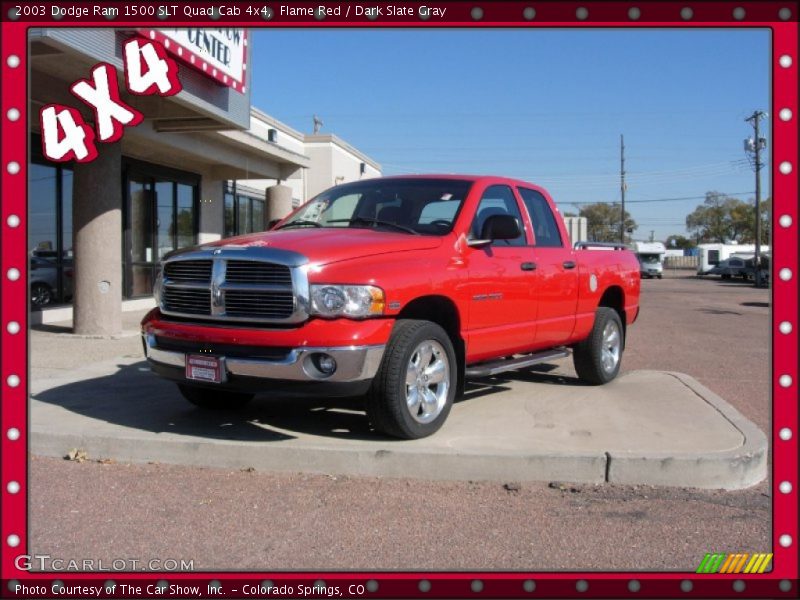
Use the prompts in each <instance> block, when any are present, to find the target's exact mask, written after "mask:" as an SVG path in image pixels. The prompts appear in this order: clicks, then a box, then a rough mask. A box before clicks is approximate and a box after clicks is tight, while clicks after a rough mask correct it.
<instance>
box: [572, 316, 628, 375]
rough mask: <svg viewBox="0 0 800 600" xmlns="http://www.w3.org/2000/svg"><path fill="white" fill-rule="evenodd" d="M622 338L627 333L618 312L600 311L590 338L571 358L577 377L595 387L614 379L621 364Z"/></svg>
mask: <svg viewBox="0 0 800 600" xmlns="http://www.w3.org/2000/svg"><path fill="white" fill-rule="evenodd" d="M623 336H624V329H623V328H622V321H621V320H620V318H619V314H617V311H615V310H614V309H613V308H607V307H605V306H601V307H599V308H598V309H597V312H596V313H595V316H594V326H593V327H592V331H591V333H590V334H589V337H587V338H586V339H585V340H583V341H582V342H580V343H578V344H577V345H576V346H575V349H574V351H573V354H572V360H573V363H574V365H575V371H577V373H578V377H580V378H581V380H582V381H585V382H586V383H590V384H592V385H602V384H604V383H608V382H609V381H611V380H612V379H614V378H615V377H616V376H617V374H618V373H619V368H620V365H621V364H622V349H623V346H624V338H623Z"/></svg>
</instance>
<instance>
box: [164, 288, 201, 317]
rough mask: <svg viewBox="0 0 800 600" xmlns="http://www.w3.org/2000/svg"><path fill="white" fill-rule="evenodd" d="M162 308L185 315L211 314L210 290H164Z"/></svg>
mask: <svg viewBox="0 0 800 600" xmlns="http://www.w3.org/2000/svg"><path fill="white" fill-rule="evenodd" d="M162 303H163V308H164V309H166V310H168V311H170V312H173V313H181V314H186V315H210V314H211V290H210V289H208V288H206V289H198V288H176V287H166V288H164V295H163V298H162Z"/></svg>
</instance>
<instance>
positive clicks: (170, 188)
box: [28, 28, 381, 335]
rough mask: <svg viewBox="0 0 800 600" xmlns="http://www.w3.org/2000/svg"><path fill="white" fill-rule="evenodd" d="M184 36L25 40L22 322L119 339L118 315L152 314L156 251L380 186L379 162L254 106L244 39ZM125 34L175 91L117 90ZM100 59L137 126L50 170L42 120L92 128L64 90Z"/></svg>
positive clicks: (106, 32)
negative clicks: (26, 292)
mask: <svg viewBox="0 0 800 600" xmlns="http://www.w3.org/2000/svg"><path fill="white" fill-rule="evenodd" d="M193 31H195V33H194V35H192V34H190V33H189V30H178V29H159V30H121V29H73V28H63V29H61V28H52V29H51V28H48V29H31V30H30V32H29V57H30V61H29V65H30V71H29V91H30V95H29V99H30V103H29V123H30V132H31V143H30V147H31V151H30V156H29V159H28V243H29V249H30V257H31V258H30V261H31V262H30V285H31V296H32V305H33V306H34V308H36V309H37V310H34V311H33V312H32V313H31V323H33V324H36V323H42V322H53V321H58V320H65V319H69V318H71V317H72V318H73V325H74V331H75V332H76V333H81V334H100V335H113V334H116V333H119V332H120V331H121V329H122V312H123V311H124V310H138V309H141V308H145V307H147V306H153V305H154V303H153V300H152V295H151V294H152V285H153V280H154V277H155V273H156V268H157V265H158V261H159V260H160V258H162V257H163V256H164V255H165V254H166V253H167V252H170V251H172V250H174V249H177V248H183V247H187V246H192V245H194V244H197V243H204V242H210V241H215V240H218V239H221V238H224V237H230V236H234V235H238V234H242V233H250V232H255V231H263V230H264V229H265V228H266V226H267V223H268V222H269V221H270V220H272V219H276V218H280V217H283V216H285V215H286V214H288V212H289V211H290V210H291V209H292V207H293V206H297V205H298V204H299V203H301V202H303V201H305V200H306V199H308V198H311V197H313V196H314V195H316V194H317V193H319V192H321V191H322V190H324V189H326V188H328V187H331V186H333V185H337V184H339V183H343V182H347V181H354V180H358V179H362V178H368V177H376V176H379V175H380V173H381V167H380V165H379V164H378V163H376V162H375V161H374V160H372V159H371V158H370V157H368V156H366V155H365V154H364V153H362V152H360V151H359V150H358V149H356V148H354V147H353V146H351V145H349V144H348V143H346V142H345V141H343V140H342V139H340V138H339V137H337V136H335V135H331V134H327V133H322V132H315V133H313V134H304V133H301V132H299V131H296V130H294V129H292V128H291V127H288V126H286V125H285V124H283V123H281V122H280V121H278V120H277V119H275V118H273V117H272V116H270V115H268V114H266V113H264V112H262V111H261V110H258V109H257V108H255V107H253V106H252V105H251V103H250V80H249V79H250V73H251V71H252V69H251V68H250V67H251V64H252V63H251V57H252V52H251V47H250V44H249V41H250V36H249V32H248V31H247V30H242V29H208V30H202V31H203V33H204V35H203V36H198V35H197V33H196V30H193ZM133 35H141V36H145V37H149V38H152V39H157V40H158V41H160V42H161V43H162V44H163V45H164V46H165V48H166V49H167V52H168V53H169V54H170V55H171V56H172V57H173V58H174V59H175V60H176V62H177V63H178V65H179V69H180V70H179V78H180V82H181V85H182V88H183V89H182V91H180V92H179V93H178V94H176V95H174V96H168V97H161V96H134V95H131V94H129V93H128V92H127V90H126V89H125V83H124V78H123V77H122V73H123V65H122V44H123V42H124V41H125V40H127V39H129V38H130V37H131V36H133ZM203 40H205V42H204V41H203ZM209 40H210V42H211V43H213V47H214V48H215V49H216V51H215V52H214V53H213V54H211V53H209V52H208V51H207V49H206V48H204V44H206V45H207V44H208V43H209ZM222 46H224V47H225V48H224V50H225V51H224V52H219V49H220V48H221V47H222ZM101 61H102V62H106V63H109V64H111V65H113V66H115V67H116V68H117V70H118V73H119V75H120V79H119V81H120V97H121V99H122V100H123V101H124V102H126V103H127V104H128V105H130V106H132V107H133V108H135V109H137V110H138V111H140V112H141V113H142V114H143V115H144V121H143V122H142V123H140V124H139V125H137V126H135V127H130V128H127V129H126V130H125V133H124V135H123V137H122V139H121V140H120V141H118V142H114V143H98V144H97V150H98V153H99V154H98V157H97V158H96V159H95V160H94V161H91V162H87V163H74V162H67V163H55V162H50V161H48V160H47V159H46V158H44V156H43V153H42V142H41V131H40V125H39V112H40V110H41V109H42V107H43V106H45V105H47V104H51V103H58V104H62V105H65V106H69V107H71V108H75V109H78V110H79V111H80V112H81V115H82V117H83V118H84V120H85V121H86V122H87V123H88V124H92V121H93V119H94V113H93V111H92V110H91V109H90V108H89V107H88V106H87V105H85V104H83V103H82V102H81V101H79V100H78V99H77V98H76V97H75V96H73V95H72V94H71V93H70V91H69V86H70V85H71V84H72V83H73V82H75V81H77V80H78V79H82V78H88V77H89V73H90V70H91V68H92V67H93V66H94V65H96V64H97V63H98V62H101ZM39 309H41V310H39Z"/></svg>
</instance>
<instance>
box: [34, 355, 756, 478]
mask: <svg viewBox="0 0 800 600" xmlns="http://www.w3.org/2000/svg"><path fill="white" fill-rule="evenodd" d="M560 362H562V363H564V361H560ZM564 364H566V363H564ZM556 368H558V367H556ZM542 370H545V371H546V370H548V367H543V368H541V369H537V370H528V371H523V372H520V373H513V374H509V375H508V376H507V377H503V378H500V377H495V378H491V379H487V380H486V381H485V382H481V383H478V384H474V385H470V386H469V387H468V391H467V394H466V395H465V397H464V399H462V400H460V401H459V402H457V403H456V405H455V406H454V407H453V410H452V412H451V414H450V418H449V419H448V421H447V423H445V425H444V427H443V428H442V429H441V430H440V431H439V432H438V433H437V434H436V435H434V436H432V437H430V438H426V439H423V440H414V441H400V440H394V439H389V438H385V437H381V436H379V435H376V434H374V433H373V432H371V431H370V429H369V427H368V422H367V419H366V417H365V415H364V413H363V411H362V410H361V407H360V404H359V400H358V399H327V398H300V397H289V396H287V395H285V394H283V395H277V396H274V397H269V395H268V394H265V396H263V397H260V398H258V399H257V400H255V401H254V402H253V403H252V404H251V405H250V406H248V407H247V408H245V409H244V410H242V411H238V412H227V411H225V412H209V411H203V410H201V409H197V408H195V407H193V406H192V405H190V404H189V403H188V402H186V401H185V400H183V398H182V397H181V396H180V394H179V393H178V391H177V388H176V387H175V385H174V384H173V383H170V382H167V381H164V380H162V379H160V378H159V377H157V376H155V375H154V374H152V373H150V372H149V368H148V367H147V364H146V363H145V362H144V361H143V360H141V359H139V358H137V357H135V356H132V355H127V356H124V357H118V358H117V359H115V360H110V361H104V362H97V363H93V364H90V365H87V366H86V367H81V368H79V369H75V370H71V371H68V372H57V371H55V370H46V369H42V370H41V371H39V373H40V376H39V377H37V375H36V373H34V378H33V380H32V382H31V394H32V399H31V412H30V415H31V431H30V450H31V452H32V453H34V454H41V455H47V456H63V455H64V454H66V452H67V451H68V450H69V449H70V448H82V449H84V450H86V451H87V452H88V455H89V457H90V459H102V458H112V459H115V460H117V461H132V462H146V461H156V462H166V463H176V464H187V465H195V466H210V467H226V468H231V467H233V468H248V467H252V468H255V469H258V470H269V471H302V472H315V473H329V474H347V475H369V476H392V477H412V478H423V479H459V480H497V481H535V480H539V481H552V480H556V481H565V482H566V481H569V482H588V483H601V482H605V481H609V482H616V483H626V484H651V485H668V486H691V487H700V488H726V489H737V488H743V487H747V486H750V485H754V484H755V483H757V482H759V481H761V480H762V479H763V478H764V477H765V476H766V472H767V471H766V464H767V440H766V437H765V436H764V434H763V433H762V432H761V431H760V430H759V429H758V428H756V427H755V425H753V424H752V423H751V422H750V421H748V420H747V419H745V418H744V417H743V416H742V415H741V414H740V413H738V412H737V411H736V410H735V409H734V408H733V407H732V406H730V405H729V404H728V403H726V402H725V401H724V400H722V399H721V398H719V397H718V396H717V395H715V394H714V393H712V392H711V391H710V390H708V389H707V388H705V387H703V386H702V385H700V384H699V383H698V382H697V381H695V380H694V379H692V378H691V377H689V376H687V375H683V374H679V373H667V372H660V371H633V372H630V373H627V374H623V375H622V376H621V377H619V378H618V379H617V380H616V381H614V382H612V383H610V384H608V385H605V386H601V387H594V386H585V385H581V384H580V382H578V381H577V380H576V379H575V378H574V377H569V376H565V375H563V374H558V373H557V374H552V373H547V372H542Z"/></svg>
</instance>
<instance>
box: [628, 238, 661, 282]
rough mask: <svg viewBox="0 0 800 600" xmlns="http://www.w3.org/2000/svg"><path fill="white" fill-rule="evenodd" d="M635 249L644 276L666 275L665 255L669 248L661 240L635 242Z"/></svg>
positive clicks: (659, 276)
mask: <svg viewBox="0 0 800 600" xmlns="http://www.w3.org/2000/svg"><path fill="white" fill-rule="evenodd" d="M633 251H634V252H635V253H636V257H637V258H638V259H639V265H640V273H641V275H642V277H643V278H644V277H657V278H658V279H661V278H662V277H663V276H664V255H665V254H666V253H667V249H666V247H665V246H664V244H662V243H661V242H633Z"/></svg>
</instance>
